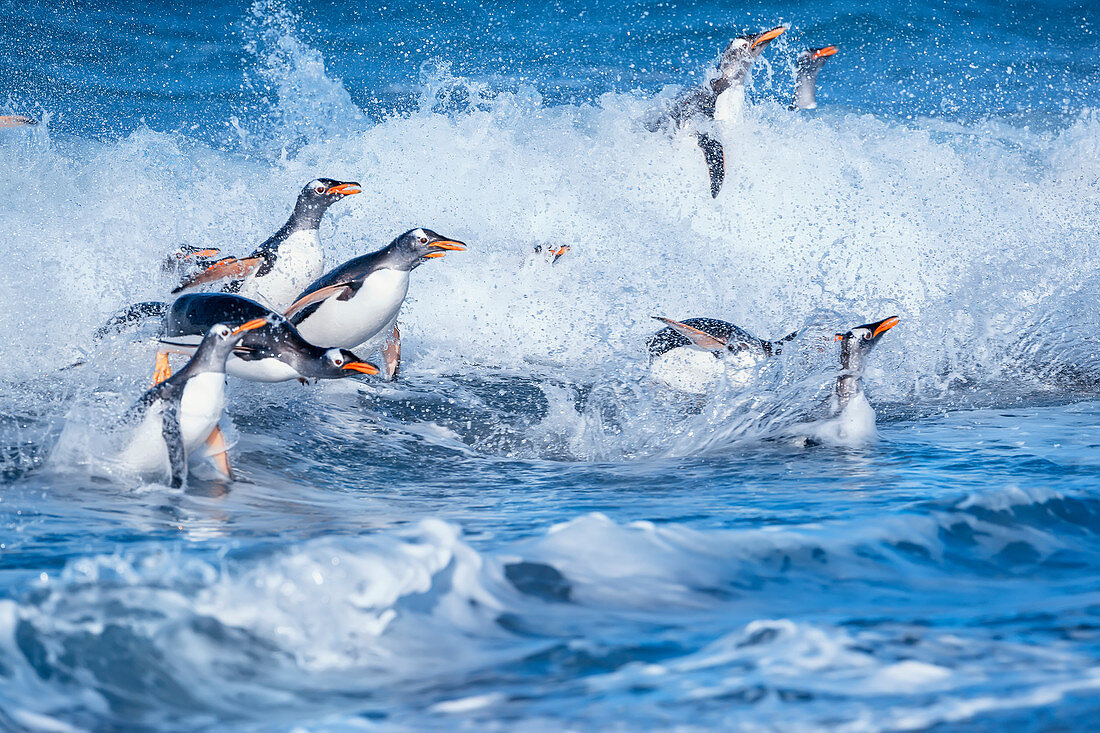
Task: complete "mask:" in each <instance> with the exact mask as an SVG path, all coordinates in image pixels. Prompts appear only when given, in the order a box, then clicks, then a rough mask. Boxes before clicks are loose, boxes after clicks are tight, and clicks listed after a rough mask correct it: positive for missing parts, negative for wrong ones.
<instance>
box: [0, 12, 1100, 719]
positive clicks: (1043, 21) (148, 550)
mask: <svg viewBox="0 0 1100 733" xmlns="http://www.w3.org/2000/svg"><path fill="white" fill-rule="evenodd" d="M201 5H202V6H201V7H193V8H190V9H188V8H187V7H185V5H180V4H155V5H151V4H146V3H112V4H110V5H109V6H108V5H107V4H102V5H98V4H88V3H78V2H65V1H64V0H63V1H62V2H59V3H54V4H48V3H34V2H31V3H16V2H11V1H10V0H0V114H30V115H33V116H36V117H38V118H40V119H41V120H42V124H40V125H38V126H37V127H33V128H17V129H4V130H0V186H2V189H3V191H4V196H3V197H2V198H0V254H2V255H3V261H4V267H3V268H0V293H2V294H3V305H4V307H3V308H2V309H0V332H2V333H3V334H4V341H3V346H2V347H0V729H2V730H13V731H14V730H18V731H23V730H33V731H68V730H93V731H107V730H112V731H113V730H133V731H137V730H248V731H291V730H295V731H297V730H310V731H345V730H347V731H359V730H371V731H375V730H376V731H431V730H439V731H444V730H446V731H450V730H477V731H496V730H499V731H561V730H571V731H619V730H621V731H635V730H682V731H689V730H745V731H771V730H775V731H790V730H797V731H815V730H842V731H885V730H922V729H927V730H934V731H956V730H979V731H983V730H987V731H994V730H1003V729H1009V730H1032V731H1046V730H1091V729H1093V728H1094V725H1095V720H1096V718H1097V715H1098V714H1100V583H1098V579H1100V573H1098V572H1097V568H1098V566H1100V438H1098V436H1100V351H1098V344H1100V313H1098V309H1097V302H1098V296H1100V270H1098V268H1097V264H1096V263H1097V261H1098V255H1100V115H1098V112H1097V110H1098V109H1100V95H1098V93H1100V12H1098V10H1097V7H1096V5H1095V4H1094V3H1091V2H1077V3H1073V2H1069V3H1054V2H1039V3H1036V2H1029V3H1023V2H1012V3H1003V2H992V1H982V2H931V3H917V2H904V1H895V2H889V3H880V4H856V3H851V2H840V1H839V0H825V1H824V2H814V3H808V2H774V3H760V2H749V3H745V4H742V5H740V6H738V7H731V6H727V5H726V4H719V3H713V2H704V3H698V4H687V3H676V2H663V1H662V2H625V3H611V2H588V3H572V2H556V3H546V4H543V3H507V4H502V3H484V4H476V3H468V2H464V1H463V0H457V1H455V2H437V1H434V0H433V1H429V2H421V3H417V4H402V3H394V4H387V5H384V6H383V5H377V6H367V5H361V6H357V5H355V4H346V3H335V2H327V1H324V2H314V3H288V4H285V5H284V4H277V3H264V2H261V3H257V4H251V5H250V4H248V3H247V2H238V3H232V2H223V3H209V4H201ZM780 22H783V23H787V24H789V25H790V30H789V31H788V32H787V33H786V34H785V35H784V36H782V37H781V38H780V39H778V40H777V41H776V42H775V43H773V44H772V45H771V46H770V47H769V48H768V49H767V51H766V52H765V53H764V55H763V57H762V58H761V60H760V61H759V62H758V64H757V66H756V69H755V70H754V73H753V78H752V81H751V85H750V90H749V99H750V102H751V106H750V107H749V109H748V111H747V115H746V119H745V121H744V123H742V124H741V125H740V126H738V127H737V128H736V129H735V130H733V131H732V132H731V133H730V134H732V135H733V136H734V137H735V139H734V140H730V139H727V153H728V155H727V158H728V161H729V173H728V175H727V179H726V184H725V187H724V189H723V191H722V193H721V194H720V195H719V197H718V198H717V199H711V197H710V195H709V190H708V186H707V174H706V169H705V166H704V163H703V160H702V156H701V155H700V154H699V151H698V149H697V148H696V147H695V145H694V141H693V140H692V139H691V138H689V137H686V136H669V135H667V134H664V133H653V132H648V131H646V129H645V127H644V125H643V124H642V122H643V120H644V119H645V117H646V115H647V114H649V113H650V112H651V110H653V109H654V108H655V107H656V106H658V105H659V104H660V103H661V100H662V98H667V97H670V96H672V95H674V94H675V93H676V92H677V91H679V90H680V89H682V88H683V87H684V86H685V85H688V84H691V83H694V82H697V81H698V80H699V79H701V78H702V76H703V73H704V69H705V67H706V66H707V64H709V63H711V62H713V60H714V59H715V58H716V57H717V55H718V53H719V51H720V50H721V49H722V48H723V47H724V45H725V44H726V43H728V41H729V39H730V38H731V37H733V36H734V35H736V34H738V33H740V32H742V31H744V30H760V29H764V28H767V27H771V26H772V25H775V24H778V23H780ZM827 44H835V45H837V46H839V48H840V53H839V54H837V55H836V56H835V57H833V58H832V59H830V60H829V62H828V63H827V65H826V66H825V68H824V70H823V71H822V72H821V75H820V77H819V94H818V99H819V103H820V105H821V106H820V108H819V109H818V110H816V111H814V112H811V113H802V114H793V113H790V112H788V111H787V109H786V105H787V102H788V100H789V96H790V92H791V87H792V77H793V73H792V72H793V64H794V58H795V56H796V54H797V53H798V51H799V50H800V49H802V48H805V47H808V46H823V45H827ZM322 175H323V176H328V177H332V178H337V179H343V180H357V181H359V182H361V184H362V186H363V189H364V192H363V194H362V195H359V196H355V197H352V198H349V199H348V200H347V201H345V202H342V203H340V204H338V205H337V206H335V207H333V209H332V210H331V211H330V213H329V214H328V215H327V216H326V219H325V222H324V223H323V225H322V229H321V235H322V239H323V241H324V243H325V247H326V250H327V258H328V262H329V263H330V264H332V265H335V264H337V263H339V262H341V261H343V260H345V259H348V258H350V257H353V256H356V255H359V254H363V253H365V252H369V251H372V250H374V249H377V248H378V247H381V246H382V245H384V244H386V243H387V242H388V241H390V239H392V238H393V237H394V236H395V235H397V234H399V233H400V232H402V231H404V230H406V229H409V228H412V227H414V226H427V227H431V228H432V229H435V230H437V231H439V232H441V233H443V234H445V235H448V236H451V237H455V238H457V239H461V240H463V241H465V242H467V243H469V245H470V248H469V250H468V251H466V252H459V253H452V254H449V255H448V256H447V257H446V258H444V259H442V260H433V261H431V262H429V263H427V264H425V265H424V266H423V267H421V268H419V269H418V270H417V271H416V272H414V273H413V277H412V285H411V289H410V295H409V299H408V300H407V301H406V304H405V306H404V309H403V311H402V314H401V324H402V332H403V335H404V343H403V347H404V357H405V364H404V369H403V376H402V379H401V380H400V381H399V382H397V383H395V384H390V385H383V384H379V383H377V381H374V380H369V379H368V380H364V381H362V382H359V381H353V380H346V381H343V382H340V383H332V382H329V383H322V384H318V385H312V386H302V385H299V384H297V383H289V384H281V385H257V384H248V383H242V382H237V381H232V382H231V383H230V387H229V390H230V392H229V418H230V420H231V421H232V424H233V428H232V431H231V438H232V440H233V441H234V442H235V447H234V448H233V451H232V453H233V458H234V463H235V466H236V469H237V472H238V478H237V480H236V481H235V482H233V483H229V484H227V483H222V482H218V481H216V480H212V479H211V478H210V477H208V476H201V475H200V476H196V477H193V479H192V480H191V481H190V482H189V484H188V486H187V488H186V489H185V490H173V489H170V488H168V487H166V486H163V485H160V484H157V483H149V482H143V481H140V480H135V479H133V478H129V477H126V476H125V475H121V474H117V473H114V472H112V471H111V470H110V467H109V466H108V465H106V464H104V461H103V456H104V455H105V453H107V452H108V451H109V439H108V438H107V436H106V431H107V428H108V427H109V426H110V425H111V424H112V423H113V421H114V420H115V419H116V418H117V417H118V415H120V414H121V412H122V411H123V410H124V409H125V408H126V406H127V405H128V404H130V403H131V402H132V401H133V400H134V399H135V398H136V397H137V396H138V395H139V394H140V393H141V391H142V389H143V388H144V387H145V386H146V385H147V384H148V380H149V375H150V372H151V368H152V349H151V346H150V342H149V340H148V334H144V335H143V334H142V333H141V332H137V333H134V334H124V335H122V336H119V337H116V338H112V339H108V340H107V341H105V342H99V343H97V342H95V341H93V339H92V337H91V334H92V331H93V330H94V329H95V328H96V327H97V326H98V325H99V324H100V323H102V322H103V320H104V319H105V318H107V317H108V316H109V315H110V314H111V313H113V312H114V311H115V310H116V309H118V308H119V307H121V306H123V305H125V304H127V303H131V302H136V301H141V300H150V299H157V298H162V297H164V295H165V292H166V291H167V289H168V288H169V287H170V285H171V284H172V283H171V282H170V280H169V279H168V277H167V276H165V275H163V274H162V273H161V272H160V263H161V260H162V259H163V257H164V256H165V254H166V253H167V252H169V251H171V250H172V249H173V248H174V247H176V246H177V245H179V244H181V243H190V244H195V245H210V246H219V247H222V248H223V249H225V250H226V251H227V252H230V253H234V254H240V253H242V252H247V251H250V249H251V248H252V247H253V246H254V245H255V244H257V243H258V242H260V241H262V240H263V239H264V238H265V237H266V236H267V235H269V234H270V233H271V232H272V231H274V229H275V228H276V227H278V226H279V225H280V224H281V223H282V222H283V221H284V220H285V217H286V216H287V213H288V211H289V209H290V207H291V204H292V202H293V200H294V196H295V195H296V192H297V190H298V189H299V188H300V187H301V186H302V185H303V184H304V183H305V182H306V181H308V180H310V179H312V178H314V177H316V176H322ZM563 244H568V245H569V246H570V247H571V251H570V252H569V253H568V254H567V255H566V256H564V257H563V258H562V259H561V260H559V261H558V263H557V264H554V265H551V264H550V261H549V259H548V257H547V256H545V255H540V254H536V253H535V252H534V249H535V247H536V246H542V247H548V246H559V245H563ZM894 313H896V314H898V315H899V316H900V318H901V323H900V325H899V326H897V327H896V328H894V329H893V330H892V331H890V332H889V333H888V334H887V335H885V336H884V337H883V338H882V343H881V344H880V345H879V346H877V347H876V349H875V351H874V352H872V354H871V357H870V364H869V368H868V371H867V373H866V377H865V380H864V381H865V386H866V389H867V396H868V400H869V403H870V405H871V407H872V408H873V411H874V414H875V421H874V423H875V424H874V427H873V428H871V429H870V430H864V431H863V432H862V433H859V434H856V433H853V432H850V431H849V432H845V431H843V430H839V431H838V430H833V431H832V432H831V433H830V434H829V435H828V439H825V440H811V441H807V440H805V439H804V437H805V436H806V435H807V434H810V433H813V434H817V435H821V434H822V433H821V431H820V430H819V429H820V428H821V425H820V424H819V423H815V422H814V421H815V420H818V419H819V418H820V417H821V411H822V405H823V403H824V402H825V400H826V399H827V396H828V394H829V391H830V389H831V385H832V383H833V381H834V380H835V378H836V375H837V371H838V365H837V358H836V345H835V343H833V342H831V341H828V340H826V339H824V338H822V337H823V336H825V337H827V336H828V335H830V334H831V333H833V332H834V331H836V330H843V329H846V328H848V327H851V326H854V325H856V324H859V323H864V322H867V321H871V320H877V319H880V318H883V317H886V316H888V315H891V314H894ZM654 315H660V316H668V317H672V318H686V317H690V316H712V317H720V318H724V319H726V320H730V321H733V322H735V323H737V324H739V325H740V326H742V327H744V328H746V329H748V330H750V331H752V332H753V333H756V334H758V335H760V336H763V337H770V338H777V337H780V336H782V335H784V334H787V333H789V332H791V331H793V330H795V329H802V332H803V334H804V335H803V336H802V337H800V338H799V339H798V340H796V341H795V342H794V344H792V347H791V348H790V349H789V350H788V351H787V352H786V353H784V354H783V356H782V357H781V358H780V359H778V360H775V361H773V362H770V363H768V364H765V365H763V366H761V367H760V368H759V369H758V370H757V371H756V372H755V373H753V374H752V375H751V379H750V380H749V381H748V382H747V383H743V382H736V381H734V380H729V381H722V382H720V383H719V384H718V386H717V388H716V389H715V391H714V393H713V394H711V395H709V396H708V397H705V398H702V399H688V400H685V399H684V398H681V397H677V396H674V395H669V394H668V393H667V392H664V391H662V390H661V389H660V388H658V387H657V386H655V385H654V383H653V382H652V381H651V380H650V379H649V376H648V373H647V369H646V363H645V353H644V342H645V339H646V338H647V337H648V336H649V335H650V334H651V333H653V332H654V331H655V330H656V329H657V324H656V322H655V321H653V320H652V319H651V316H654ZM77 361H82V362H84V365H83V366H80V367H77V368H71V369H70V368H65V367H67V366H68V365H70V364H72V363H74V362H77ZM814 426H816V427H814ZM834 427H835V426H834ZM863 427H864V428H870V427H871V426H870V425H869V424H864V425H863ZM815 431H816V432H815Z"/></svg>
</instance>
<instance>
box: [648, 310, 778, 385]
mask: <svg viewBox="0 0 1100 733" xmlns="http://www.w3.org/2000/svg"><path fill="white" fill-rule="evenodd" d="M653 317H654V318H655V319H656V320H658V321H660V322H662V323H664V324H667V326H666V327H665V328H663V329H661V330H660V331H658V332H657V333H655V334H653V335H652V336H650V337H649V339H648V340H647V341H646V349H647V351H648V352H649V363H650V375H651V376H652V377H653V379H654V380H655V381H657V382H659V383H661V384H664V385H665V386H667V387H671V388H673V389H676V390H679V391H681V392H688V393H692V394H705V393H706V392H708V391H710V389H712V388H713V387H714V386H715V385H716V384H717V383H718V381H719V380H720V379H721V378H722V376H723V375H725V376H726V377H727V378H728V379H729V380H730V381H732V382H734V383H737V384H739V385H743V384H745V383H747V381H748V380H749V379H750V378H751V373H752V370H754V369H755V368H756V367H757V366H759V365H760V364H761V363H762V362H763V361H765V360H766V359H769V358H771V357H773V356H778V355H779V354H781V353H782V351H783V345H784V344H786V343H787V342H788V341H791V340H793V339H794V338H795V337H797V336H798V332H797V331H795V332H794V333H792V334H788V335H787V336H784V337H783V338H781V339H779V340H778V341H765V340H764V339H760V338H757V337H756V336H753V335H752V334H750V333H749V332H748V331H745V330H744V329H742V328H739V327H737V326H735V325H733V324H732V323H727V322H726V321H720V320H718V319H717V318H688V319H685V320H683V321H674V320H672V319H670V318H662V317H660V316H653Z"/></svg>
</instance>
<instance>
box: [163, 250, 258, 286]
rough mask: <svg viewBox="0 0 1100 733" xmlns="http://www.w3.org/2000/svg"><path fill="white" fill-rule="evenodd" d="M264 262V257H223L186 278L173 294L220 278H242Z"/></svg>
mask: <svg viewBox="0 0 1100 733" xmlns="http://www.w3.org/2000/svg"><path fill="white" fill-rule="evenodd" d="M262 262H263V258H262V257H245V258H244V259H237V258H236V257H223V258H222V259H220V260H217V261H216V262H214V263H213V264H211V265H210V266H209V267H207V268H206V269H205V270H202V271H201V272H198V273H196V274H194V275H192V276H191V277H188V278H186V279H184V281H183V282H181V283H180V284H179V285H177V286H176V287H175V288H173V289H172V294H173V295H175V294H176V293H180V292H182V291H184V290H186V289H187V288H193V287H195V286H197V285H205V284H206V283H212V282H217V281H218V280H225V279H228V278H242V277H246V276H247V275H249V274H250V273H251V272H252V271H253V270H255V269H256V268H257V267H259V266H260V264H261V263H262Z"/></svg>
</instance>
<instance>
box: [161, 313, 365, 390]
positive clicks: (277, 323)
mask: <svg viewBox="0 0 1100 733" xmlns="http://www.w3.org/2000/svg"><path fill="white" fill-rule="evenodd" d="M257 318H263V319H265V320H266V323H267V325H265V326H264V327H262V328H258V329H256V330H253V331H250V332H249V333H247V334H245V336H244V338H243V339H242V340H241V341H240V343H238V344H237V345H236V346H235V347H234V348H233V351H232V352H231V353H230V355H229V358H228V359H227V360H226V362H225V371H226V373H227V374H229V375H231V376H234V377H238V378H240V379H248V380H251V381H254V382H285V381H287V380H290V379H340V378H341V377H346V376H349V375H351V374H378V367H376V366H375V365H374V364H371V363H369V362H366V361H363V360H362V359H360V358H359V357H358V356H356V355H355V354H353V353H352V352H350V351H348V350H347V349H339V348H322V347H320V346H315V345H313V344H311V343H309V342H308V341H306V340H305V339H304V338H302V336H301V334H299V333H298V329H296V328H294V326H292V325H291V324H290V323H289V322H288V321H287V319H286V318H284V317H283V316H282V315H281V314H279V313H275V312H274V311H271V310H269V309H267V308H265V307H264V306H262V305H260V304H259V303H257V302H256V301H254V300H249V299H248V298H243V297H241V296H239V295H233V294H231V293H187V294H185V295H181V296H180V297H179V298H177V299H176V301H175V302H174V303H172V306H171V307H170V308H169V309H168V313H167V314H166V315H165V317H164V332H163V334H162V335H161V337H160V345H159V350H158V354H157V375H158V377H163V376H165V375H166V373H170V370H169V368H168V363H167V360H168V356H167V355H168V354H169V353H182V354H192V353H194V351H195V348H196V346H198V345H199V342H200V341H201V340H202V338H203V334H205V333H207V332H208V331H209V330H210V328H211V327H212V326H213V325H214V324H217V323H222V322H230V323H237V322H240V321H252V320H255V319H257Z"/></svg>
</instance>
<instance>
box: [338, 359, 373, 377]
mask: <svg viewBox="0 0 1100 733" xmlns="http://www.w3.org/2000/svg"><path fill="white" fill-rule="evenodd" d="M341 368H343V369H348V370H350V371H353V372H359V373H360V374H378V373H379V371H378V367H376V366H375V365H374V364H371V363H370V362H366V361H349V362H348V363H347V364H345V365H344V366H343V367H341Z"/></svg>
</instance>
